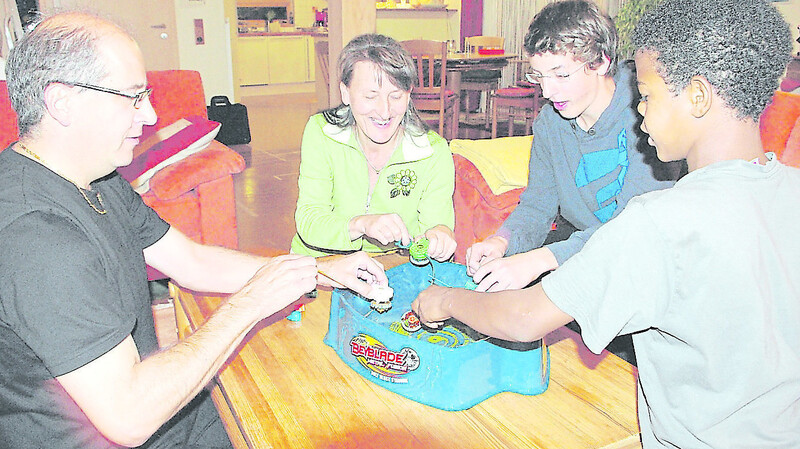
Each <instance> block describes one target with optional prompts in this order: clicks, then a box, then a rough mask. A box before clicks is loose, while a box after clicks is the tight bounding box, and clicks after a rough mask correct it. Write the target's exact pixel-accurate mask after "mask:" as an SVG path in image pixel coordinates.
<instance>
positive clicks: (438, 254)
mask: <svg viewBox="0 0 800 449" xmlns="http://www.w3.org/2000/svg"><path fill="white" fill-rule="evenodd" d="M425 238H427V239H428V242H429V244H428V257H430V258H432V259H436V260H438V261H439V262H444V261H445V260H448V259H450V257H452V256H453V253H455V252H456V236H455V234H454V233H453V231H451V230H450V228H448V227H447V226H445V225H438V226H434V227H432V228H430V229H428V230H427V231H425Z"/></svg>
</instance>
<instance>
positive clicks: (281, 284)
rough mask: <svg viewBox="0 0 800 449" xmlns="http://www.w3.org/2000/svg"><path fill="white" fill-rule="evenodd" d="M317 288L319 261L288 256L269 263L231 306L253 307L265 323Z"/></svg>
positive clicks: (252, 279) (279, 257)
mask: <svg viewBox="0 0 800 449" xmlns="http://www.w3.org/2000/svg"><path fill="white" fill-rule="evenodd" d="M316 286H317V263H316V260H315V259H314V258H313V257H308V256H301V255H297V254H288V255H284V256H278V257H274V258H272V259H270V260H269V261H268V262H267V263H265V264H264V265H263V266H262V267H261V268H260V269H259V270H258V271H257V272H256V274H255V275H254V276H253V277H252V278H251V279H250V280H249V281H247V284H245V286H244V287H242V289H241V290H239V291H238V292H237V293H235V294H234V295H233V296H231V298H230V300H229V302H230V303H231V304H247V305H248V307H253V310H254V311H255V312H256V313H257V314H258V318H259V319H261V318H266V317H268V316H270V315H272V314H274V313H276V312H278V311H280V310H282V309H283V308H284V307H286V306H288V305H289V304H291V303H292V302H294V301H296V300H297V299H298V298H300V296H302V295H303V294H305V293H308V292H310V291H311V290H313V289H314V288H315V287H316Z"/></svg>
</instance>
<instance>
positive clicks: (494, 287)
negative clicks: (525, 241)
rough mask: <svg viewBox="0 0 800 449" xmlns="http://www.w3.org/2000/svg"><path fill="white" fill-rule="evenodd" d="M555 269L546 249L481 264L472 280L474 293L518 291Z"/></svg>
mask: <svg viewBox="0 0 800 449" xmlns="http://www.w3.org/2000/svg"><path fill="white" fill-rule="evenodd" d="M556 268H558V262H557V261H556V258H555V256H553V253H552V252H551V251H550V250H549V249H547V248H538V249H535V250H533V251H528V252H527V253H520V254H515V255H513V256H509V257H503V258H500V259H495V260H492V261H490V262H488V263H485V264H482V265H481V267H480V268H478V270H477V271H476V272H475V274H474V275H473V276H472V280H473V281H474V282H475V283H476V284H478V287H477V288H475V291H479V292H499V291H501V290H518V289H521V288H524V287H525V286H527V285H528V284H530V283H531V282H533V281H534V280H536V278H538V277H539V276H541V275H542V273H544V272H546V271H550V270H554V269H556Z"/></svg>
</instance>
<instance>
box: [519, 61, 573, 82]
mask: <svg viewBox="0 0 800 449" xmlns="http://www.w3.org/2000/svg"><path fill="white" fill-rule="evenodd" d="M588 63H589V61H586V62H584V63H583V64H581V65H579V66H578V68H577V69H575V70H573V71H572V72H570V73H556V74H554V75H542V74H541V73H526V74H525V79H526V80H528V82H529V83H533V84H542V80H543V79H545V78H548V79H552V80H554V81H555V82H557V83H565V82H567V80H568V79H569V77H570V76H572V75H574V74H576V73H578V72H580V71H581V69H583V67H584V66H585V65H586V64H588Z"/></svg>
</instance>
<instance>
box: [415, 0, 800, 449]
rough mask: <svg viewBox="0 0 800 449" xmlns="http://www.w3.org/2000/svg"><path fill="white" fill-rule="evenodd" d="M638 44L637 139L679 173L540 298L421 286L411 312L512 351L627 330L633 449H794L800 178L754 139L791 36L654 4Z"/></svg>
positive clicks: (748, 21) (780, 27)
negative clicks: (560, 338) (632, 353)
mask: <svg viewBox="0 0 800 449" xmlns="http://www.w3.org/2000/svg"><path fill="white" fill-rule="evenodd" d="M634 44H635V46H636V47H637V48H638V50H637V53H636V68H637V84H638V87H639V91H640V93H641V95H642V100H641V102H640V103H639V107H638V110H639V112H640V113H641V114H642V115H643V117H644V121H643V124H642V129H643V130H644V131H646V132H647V133H648V134H649V135H650V138H649V140H650V142H651V144H653V145H654V146H655V147H656V151H657V153H658V157H659V158H660V159H661V160H664V161H672V160H679V159H685V160H686V161H687V164H688V168H689V173H688V174H687V175H686V176H685V177H683V178H682V179H681V180H680V181H678V182H677V183H676V184H675V186H674V187H673V188H670V189H667V190H661V191H656V192H650V193H646V194H643V195H641V196H639V197H637V198H634V199H633V200H631V201H630V202H629V203H628V205H627V207H626V208H625V210H624V211H623V212H622V213H621V214H620V215H619V216H618V217H616V218H615V219H614V220H612V221H611V222H609V223H607V224H606V225H604V226H603V227H602V228H601V229H599V230H598V231H597V232H595V233H594V235H593V236H592V237H591V239H590V240H589V242H588V243H587V244H586V245H585V246H584V248H583V249H582V250H581V252H580V253H578V254H576V255H575V256H573V257H572V258H570V259H569V260H568V261H567V262H566V263H565V264H564V265H563V266H562V267H560V268H559V269H558V270H556V271H555V272H553V273H552V274H551V275H549V276H547V277H546V278H544V280H543V281H542V282H541V283H540V284H538V285H536V286H533V287H531V288H529V289H524V290H516V291H504V292H497V293H478V292H470V291H465V290H460V289H459V290H456V289H445V288H442V287H431V288H429V289H428V290H426V291H425V292H423V293H422V294H421V295H420V297H419V298H418V299H417V300H416V302H415V303H414V304H413V308H414V310H415V311H416V312H417V313H418V315H419V317H420V319H421V321H422V322H423V323H426V324H429V325H434V326H436V325H438V323H441V322H442V321H443V320H445V319H447V318H450V317H453V318H456V319H458V320H460V321H462V322H464V323H466V324H467V325H469V326H471V327H473V328H474V329H476V330H477V331H479V332H483V333H485V334H487V335H491V336H494V337H499V338H504V339H507V340H513V341H533V340H537V339H540V338H542V337H543V336H544V335H545V334H547V333H548V332H549V331H551V330H553V329H555V328H557V327H559V326H561V325H563V324H565V323H567V322H568V321H570V320H572V319H573V318H574V319H575V320H577V321H578V323H579V324H580V325H581V328H582V330H583V333H582V337H583V340H584V342H585V343H586V345H587V346H588V347H589V348H590V349H591V350H593V351H596V352H600V351H601V350H602V349H603V347H604V346H605V345H606V344H607V343H608V342H609V341H610V340H611V339H612V338H613V337H614V336H616V335H618V334H626V333H633V342H634V347H635V348H636V355H637V359H638V367H639V386H638V388H639V424H640V427H641V437H642V443H643V447H644V448H653V447H670V448H673V447H686V448H689V447H691V448H708V447H715V448H737V447H741V448H756V447H757V448H790V447H791V448H795V447H800V426H798V425H797V423H798V417H800V326H798V324H797V323H798V322H800V275H798V274H797V267H798V266H800V239H798V237H797V236H798V235H800V220H798V219H797V210H798V209H800V170H798V169H795V168H791V167H787V166H785V165H783V164H781V163H780V162H779V161H778V160H777V159H776V158H775V155H774V154H772V153H768V154H764V152H763V149H762V145H761V139H760V133H759V127H758V120H759V116H760V114H761V112H762V111H763V110H764V108H765V107H766V106H767V104H768V103H769V101H770V98H771V97H772V95H773V92H774V90H775V89H776V88H777V86H778V80H779V78H780V77H781V75H782V74H783V71H784V69H785V67H786V63H787V62H788V60H789V55H790V51H791V44H790V34H789V28H788V25H787V24H786V22H785V21H784V20H783V18H782V17H781V15H780V14H779V13H778V12H777V11H776V10H775V8H774V7H772V6H771V5H770V4H768V3H767V2H765V1H763V0H663V1H662V2H661V3H659V5H658V6H656V7H655V8H654V9H653V10H652V11H650V12H649V13H647V14H646V15H645V17H644V18H643V19H642V20H641V22H640V23H639V25H638V26H637V28H636V31H635V33H634ZM612 253H613V257H610V256H609V254H612Z"/></svg>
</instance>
